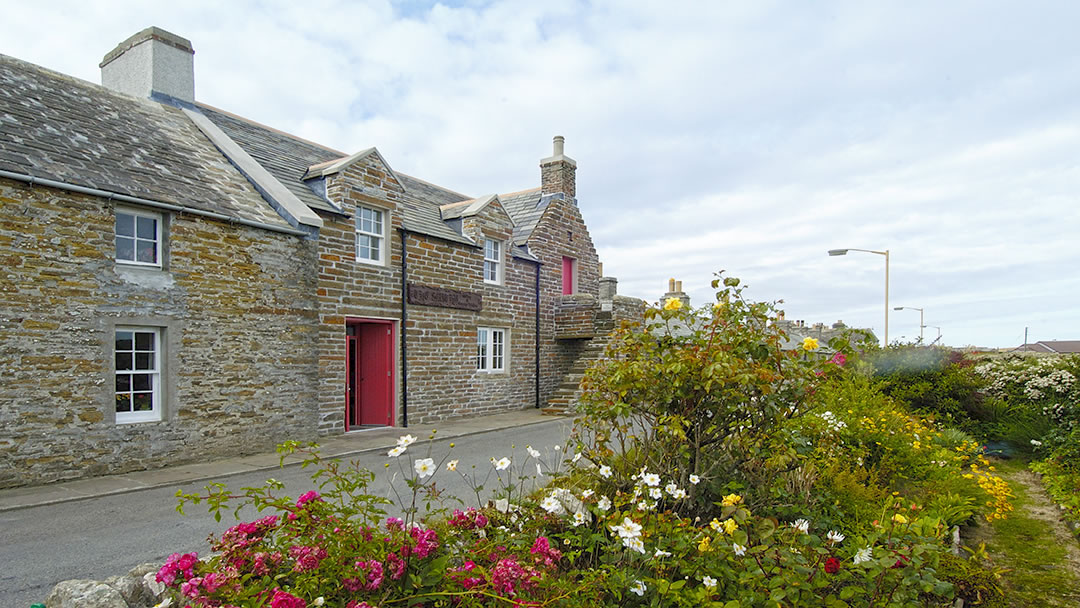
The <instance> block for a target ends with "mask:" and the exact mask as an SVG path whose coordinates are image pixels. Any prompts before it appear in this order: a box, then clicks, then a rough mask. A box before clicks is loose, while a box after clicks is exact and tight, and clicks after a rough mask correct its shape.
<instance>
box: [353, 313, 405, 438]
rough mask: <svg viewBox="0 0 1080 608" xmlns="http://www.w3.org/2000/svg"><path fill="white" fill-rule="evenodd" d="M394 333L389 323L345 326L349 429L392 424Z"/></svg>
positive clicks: (358, 323) (364, 323)
mask: <svg viewBox="0 0 1080 608" xmlns="http://www.w3.org/2000/svg"><path fill="white" fill-rule="evenodd" d="M393 333H394V332H393V325H392V324H391V323H389V322H356V323H350V324H349V325H348V326H347V327H346V340H347V351H346V353H347V362H346V368H347V369H346V410H347V411H346V413H345V421H346V429H348V428H351V427H354V426H371V425H377V426H390V425H392V424H393V411H394V407H393V405H394V367H393V361H394V355H393V344H394V342H393V339H394V336H393Z"/></svg>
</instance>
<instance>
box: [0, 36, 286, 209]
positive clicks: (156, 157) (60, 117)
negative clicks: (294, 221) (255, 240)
mask: <svg viewBox="0 0 1080 608" xmlns="http://www.w3.org/2000/svg"><path fill="white" fill-rule="evenodd" d="M0 169H3V170H5V171H10V172H12V173H19V174H23V175H31V176H34V177H39V178H46V179H52V180H56V181H60V182H66V183H69V184H74V185H77V186H83V187H88V188H96V189H99V190H104V191H107V192H112V193H117V194H126V195H128V196H134V197H139V198H145V199H150V200H154V201H159V202H164V203H171V204H174V205H181V206H184V207H190V208H193V209H199V210H202V211H210V212H215V213H220V214H223V215H227V216H229V217H235V218H238V219H246V220H251V221H256V222H261V223H264V224H269V225H272V226H279V227H282V228H289V227H290V226H289V224H288V223H287V222H286V221H285V220H284V219H282V218H281V216H280V215H278V214H277V212H275V211H274V210H273V209H272V208H271V207H270V205H269V204H267V203H266V201H265V200H263V198H262V197H261V196H260V195H259V193H258V192H257V191H256V190H255V189H254V187H252V186H251V184H250V183H249V182H248V181H247V180H246V179H245V178H244V177H243V176H242V175H241V174H240V173H239V172H238V171H236V169H235V168H233V167H232V165H230V164H229V163H228V161H227V160H226V159H225V158H224V157H223V156H222V155H221V153H220V152H218V150H217V149H216V148H215V147H214V146H213V144H211V143H210V141H209V140H208V139H207V138H206V137H205V136H204V135H203V134H202V132H201V131H199V129H198V128H196V126H195V125H194V124H193V123H192V122H191V121H190V120H189V119H188V118H187V117H186V116H185V115H184V114H183V113H182V112H181V111H180V110H178V109H176V108H173V107H170V106H165V105H162V104H160V103H156V102H152V101H149V100H141V99H138V98H135V97H130V96H127V95H123V94H121V93H116V92H114V91H110V90H108V89H106V88H104V87H102V86H100V85H96V84H92V83H89V82H86V81H83V80H79V79H77V78H72V77H70V76H66V75H63V74H60V73H57V72H53V71H51V70H47V69H45V68H42V67H39V66H36V65H33V64H31V63H27V62H24V61H20V60H18V59H15V58H13V57H8V56H5V55H0Z"/></svg>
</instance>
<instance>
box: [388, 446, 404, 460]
mask: <svg viewBox="0 0 1080 608" xmlns="http://www.w3.org/2000/svg"><path fill="white" fill-rule="evenodd" d="M404 453H405V446H403V445H399V446H397V447H396V448H394V449H392V450H390V451H389V452H387V453H386V455H387V456H389V457H391V458H397V457H398V456H401V455H402V454H404Z"/></svg>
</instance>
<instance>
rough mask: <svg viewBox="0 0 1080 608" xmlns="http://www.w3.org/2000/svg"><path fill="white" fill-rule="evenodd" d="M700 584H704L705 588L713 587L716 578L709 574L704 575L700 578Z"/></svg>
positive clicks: (714, 586)
mask: <svg viewBox="0 0 1080 608" xmlns="http://www.w3.org/2000/svg"><path fill="white" fill-rule="evenodd" d="M701 584H702V585H705V588H706V589H715V588H716V579H715V578H713V577H711V576H706V577H705V578H703V579H701Z"/></svg>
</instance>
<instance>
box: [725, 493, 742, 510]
mask: <svg viewBox="0 0 1080 608" xmlns="http://www.w3.org/2000/svg"><path fill="white" fill-rule="evenodd" d="M741 502H742V496H739V495H738V494H728V495H727V496H725V497H724V500H722V501H720V505H721V506H724V507H734V506H735V505H737V504H739V503H741Z"/></svg>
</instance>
